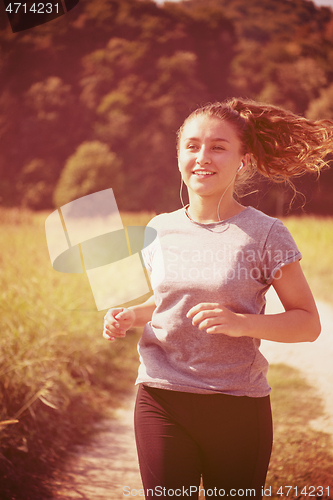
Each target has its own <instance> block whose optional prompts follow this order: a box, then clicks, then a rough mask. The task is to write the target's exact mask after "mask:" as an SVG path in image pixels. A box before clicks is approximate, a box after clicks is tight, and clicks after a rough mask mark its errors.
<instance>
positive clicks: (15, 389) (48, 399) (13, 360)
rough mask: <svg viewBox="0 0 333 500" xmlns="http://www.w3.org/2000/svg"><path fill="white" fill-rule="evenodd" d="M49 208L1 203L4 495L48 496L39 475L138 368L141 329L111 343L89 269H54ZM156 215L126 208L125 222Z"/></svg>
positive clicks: (0, 460)
mask: <svg viewBox="0 0 333 500" xmlns="http://www.w3.org/2000/svg"><path fill="white" fill-rule="evenodd" d="M47 215H48V214H47V213H42V214H36V215H33V214H31V213H29V212H27V211H18V210H1V211H0V329H1V330H0V331H1V336H0V476H1V480H0V498H1V499H2V500H4V499H6V498H8V499H9V498H10V499H14V498H15V499H16V498H18V499H19V498H24V499H25V500H29V499H30V498H31V500H37V499H38V498H42V499H43V500H45V498H47V490H45V491H43V488H42V485H41V483H40V482H38V481H37V479H36V477H37V478H38V476H41V477H42V476H43V474H44V473H45V472H46V471H48V473H50V470H51V469H50V467H51V468H52V466H53V465H56V464H57V462H58V461H59V457H60V456H61V457H63V455H64V453H65V452H66V449H67V448H68V446H69V445H70V444H71V443H73V442H76V441H78V440H79V439H81V438H82V437H83V436H84V435H86V434H88V433H89V432H90V431H91V428H92V423H93V422H94V421H95V420H96V419H98V418H100V417H101V416H105V414H106V413H105V412H106V411H107V410H108V409H109V408H110V407H111V406H112V405H117V404H119V402H120V401H121V398H122V397H123V395H124V394H126V393H128V391H129V388H130V387H131V386H132V384H133V382H134V379H135V375H136V370H137V363H138V361H137V353H136V343H137V333H136V332H135V331H134V332H132V334H131V335H129V336H128V337H127V338H126V339H121V340H118V342H114V343H108V342H107V341H106V340H105V339H103V338H102V328H103V316H104V314H105V312H104V311H100V312H98V311H97V310H96V306H95V303H94V299H93V295H92V292H91V289H90V286H89V283H88V279H87V276H86V275H85V274H78V275H74V274H62V273H58V272H56V271H54V270H53V269H52V266H51V262H50V258H49V255H48V250H47V245H46V238H45V231H44V222H45V219H46V217H47ZM150 218H151V216H150V215H148V214H146V215H144V214H139V215H137V216H131V215H130V214H125V215H124V224H126V225H129V224H133V225H136V224H138V225H140V224H146V223H147V221H148V220H149V219H150ZM36 481H37V483H36Z"/></svg>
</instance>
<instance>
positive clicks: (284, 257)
mask: <svg viewBox="0 0 333 500" xmlns="http://www.w3.org/2000/svg"><path fill="white" fill-rule="evenodd" d="M301 258H302V254H301V253H300V251H299V250H298V248H297V245H296V243H295V240H294V238H293V237H292V235H291V234H290V232H289V230H288V229H287V228H286V226H285V225H284V224H283V223H282V222H281V221H280V220H278V219H277V220H276V221H275V222H274V224H273V225H272V227H271V229H270V231H269V233H268V235H267V239H266V242H265V245H264V248H263V253H262V261H263V264H264V265H263V281H264V282H265V283H267V284H269V285H270V284H271V283H272V281H273V279H274V278H278V277H279V274H280V272H281V268H282V267H283V266H286V265H288V264H291V263H292V262H296V261H298V260H301Z"/></svg>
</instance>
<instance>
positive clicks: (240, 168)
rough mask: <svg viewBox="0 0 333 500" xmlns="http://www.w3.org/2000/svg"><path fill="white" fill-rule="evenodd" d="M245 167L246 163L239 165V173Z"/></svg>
mask: <svg viewBox="0 0 333 500" xmlns="http://www.w3.org/2000/svg"><path fill="white" fill-rule="evenodd" d="M243 167H244V163H243V162H241V164H240V165H239V167H238V169H237V172H239V171H240V170H242V168H243Z"/></svg>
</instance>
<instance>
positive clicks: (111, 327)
mask: <svg viewBox="0 0 333 500" xmlns="http://www.w3.org/2000/svg"><path fill="white" fill-rule="evenodd" d="M134 321H135V312H134V311H133V310H132V309H126V308H124V307H118V308H115V309H109V310H108V312H107V313H106V315H105V316H104V330H103V337H104V338H105V339H107V340H115V339H116V337H125V336H126V332H127V330H129V329H130V328H131V326H133V324H134Z"/></svg>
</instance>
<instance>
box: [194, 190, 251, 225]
mask: <svg viewBox="0 0 333 500" xmlns="http://www.w3.org/2000/svg"><path fill="white" fill-rule="evenodd" d="M219 201H220V200H217V201H216V200H212V199H205V198H203V197H190V204H189V206H188V207H187V213H188V215H189V217H190V218H191V219H193V220H194V221H196V222H199V223H201V224H209V223H214V222H220V221H222V220H224V219H229V218H230V217H233V216H234V215H237V214H238V213H239V212H241V211H242V210H244V208H245V207H243V206H242V205H240V204H239V203H238V202H237V201H236V200H235V199H234V198H233V197H232V196H231V197H230V198H228V199H225V200H223V201H222V203H221V204H220V206H219V207H218V204H219ZM218 208H219V214H218V212H217V210H218Z"/></svg>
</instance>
